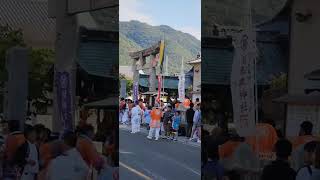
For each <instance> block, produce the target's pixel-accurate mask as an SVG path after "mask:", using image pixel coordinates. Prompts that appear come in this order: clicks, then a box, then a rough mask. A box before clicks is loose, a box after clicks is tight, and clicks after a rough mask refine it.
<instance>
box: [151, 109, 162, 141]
mask: <svg viewBox="0 0 320 180" xmlns="http://www.w3.org/2000/svg"><path fill="white" fill-rule="evenodd" d="M161 116H162V112H161V110H160V109H159V108H158V107H156V108H153V109H152V111H151V122H150V130H149V135H148V137H147V138H148V139H152V137H153V134H154V131H155V132H156V133H155V137H156V140H158V139H159V132H160V126H161V124H160V120H161Z"/></svg>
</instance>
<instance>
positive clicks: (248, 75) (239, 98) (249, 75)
mask: <svg viewBox="0 0 320 180" xmlns="http://www.w3.org/2000/svg"><path fill="white" fill-rule="evenodd" d="M253 43H255V34H254V33H252V32H242V33H240V34H239V36H238V37H237V38H236V40H235V44H234V46H235V56H234V61H233V64H232V73H231V93H232V105H233V113H234V115H233V117H234V123H235V126H236V129H237V132H238V134H239V135H240V136H247V135H252V133H253V132H254V128H255V95H254V93H255V92H254V88H255V77H254V68H255V64H254V63H255V55H254V54H253V53H254V52H253V51H252V47H254V45H253Z"/></svg>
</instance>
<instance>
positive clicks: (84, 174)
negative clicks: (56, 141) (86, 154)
mask: <svg viewBox="0 0 320 180" xmlns="http://www.w3.org/2000/svg"><path fill="white" fill-rule="evenodd" d="M63 139H64V146H65V148H64V149H65V150H64V153H63V154H62V155H60V156H58V157H57V158H56V159H54V160H52V162H51V163H50V164H49V168H48V173H47V180H87V179H88V178H89V177H90V169H89V167H88V166H87V164H86V163H85V161H84V160H83V159H82V157H81V154H80V152H79V151H78V150H77V149H76V142H77V137H76V135H75V134H74V133H71V132H69V133H66V134H65V135H64V138H63Z"/></svg>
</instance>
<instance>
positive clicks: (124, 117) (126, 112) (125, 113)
mask: <svg viewBox="0 0 320 180" xmlns="http://www.w3.org/2000/svg"><path fill="white" fill-rule="evenodd" d="M128 121H129V107H128V104H126V108H125V109H124V110H123V114H122V124H127V123H128Z"/></svg>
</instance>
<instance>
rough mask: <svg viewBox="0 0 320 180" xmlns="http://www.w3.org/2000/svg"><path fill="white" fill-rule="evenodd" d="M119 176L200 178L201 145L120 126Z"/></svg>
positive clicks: (134, 178)
mask: <svg viewBox="0 0 320 180" xmlns="http://www.w3.org/2000/svg"><path fill="white" fill-rule="evenodd" d="M119 135H120V178H121V179H128V180H143V179H153V180H158V179H159V180H160V179H161V180H163V179H168V180H171V179H172V180H177V179H184V180H188V179H190V180H197V179H201V170H200V169H201V148H200V147H193V146H190V145H186V144H182V143H180V142H172V141H169V140H163V139H161V140H159V141H154V140H152V141H151V140H148V139H147V138H146V135H145V134H143V133H138V134H131V133H130V132H128V131H127V130H123V129H120V134H119Z"/></svg>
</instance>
